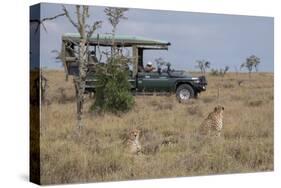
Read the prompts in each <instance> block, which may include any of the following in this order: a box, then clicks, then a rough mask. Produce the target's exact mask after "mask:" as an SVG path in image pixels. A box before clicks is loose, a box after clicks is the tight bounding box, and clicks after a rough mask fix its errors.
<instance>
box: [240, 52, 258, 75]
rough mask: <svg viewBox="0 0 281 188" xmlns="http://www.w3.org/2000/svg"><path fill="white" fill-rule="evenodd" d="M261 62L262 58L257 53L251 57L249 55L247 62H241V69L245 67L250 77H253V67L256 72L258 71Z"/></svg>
mask: <svg viewBox="0 0 281 188" xmlns="http://www.w3.org/2000/svg"><path fill="white" fill-rule="evenodd" d="M260 63H261V61H260V58H258V57H257V56H255V55H251V56H250V57H248V58H247V59H246V62H245V63H242V64H241V66H240V69H243V68H246V69H248V73H249V79H251V73H252V71H253V69H255V70H256V72H258V66H259V64H260Z"/></svg>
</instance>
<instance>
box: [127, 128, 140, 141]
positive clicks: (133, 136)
mask: <svg viewBox="0 0 281 188" xmlns="http://www.w3.org/2000/svg"><path fill="white" fill-rule="evenodd" d="M139 136H140V130H139V129H132V130H131V131H130V132H129V139H130V140H138V139H139Z"/></svg>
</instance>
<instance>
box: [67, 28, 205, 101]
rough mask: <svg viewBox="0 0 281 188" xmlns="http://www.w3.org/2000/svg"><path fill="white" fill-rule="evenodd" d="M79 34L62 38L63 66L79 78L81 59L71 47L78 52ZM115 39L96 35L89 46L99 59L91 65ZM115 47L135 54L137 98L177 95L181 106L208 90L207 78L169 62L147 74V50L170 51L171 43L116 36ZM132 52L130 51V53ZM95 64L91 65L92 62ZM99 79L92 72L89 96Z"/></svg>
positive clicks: (133, 87)
mask: <svg viewBox="0 0 281 188" xmlns="http://www.w3.org/2000/svg"><path fill="white" fill-rule="evenodd" d="M79 38H80V37H79V34H75V33H74V34H73V33H66V34H64V35H63V36H62V54H63V58H62V60H63V63H64V67H65V71H66V74H67V75H75V74H78V65H77V61H76V60H77V58H76V57H75V55H74V54H73V51H71V50H68V48H69V46H72V48H75V44H77V43H78V42H79ZM111 41H112V37H111V35H107V34H104V35H93V36H92V37H91V38H90V40H89V41H88V42H89V46H90V47H92V51H93V52H94V53H93V54H95V57H92V56H91V55H90V56H89V61H92V63H100V62H97V58H96V56H98V52H99V50H97V46H98V47H112V42H111ZM114 41H115V45H116V46H117V47H119V48H127V49H128V48H130V49H131V52H132V58H131V59H132V68H131V74H130V79H129V82H130V83H131V90H132V92H133V93H134V94H149V93H160V94H161V93H176V97H177V99H178V100H179V102H186V101H188V100H189V99H190V98H195V97H197V96H198V94H199V93H200V92H202V91H205V90H206V86H207V81H206V78H205V77H204V76H199V77H194V76H192V75H190V74H188V73H187V72H185V71H182V70H174V69H171V64H170V63H168V62H164V61H162V62H160V63H159V62H158V63H159V65H158V67H157V69H156V70H155V71H152V72H146V71H144V64H143V54H144V51H145V50H168V46H169V45H170V43H169V42H166V41H161V40H154V39H148V38H144V37H137V36H128V35H116V36H115V39H114ZM128 51H129V50H128ZM89 63H91V62H89ZM95 82H96V79H95V75H94V73H93V72H91V71H89V75H87V79H86V87H85V91H86V92H95Z"/></svg>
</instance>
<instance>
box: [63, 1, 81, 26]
mask: <svg viewBox="0 0 281 188" xmlns="http://www.w3.org/2000/svg"><path fill="white" fill-rule="evenodd" d="M62 10H63V11H64V13H65V16H66V17H67V19H68V20H69V21H70V23H71V24H72V25H73V26H74V27H75V28H77V29H78V25H77V23H75V22H74V21H73V19H72V18H71V17H70V15H69V12H68V10H67V9H66V8H65V6H64V5H62Z"/></svg>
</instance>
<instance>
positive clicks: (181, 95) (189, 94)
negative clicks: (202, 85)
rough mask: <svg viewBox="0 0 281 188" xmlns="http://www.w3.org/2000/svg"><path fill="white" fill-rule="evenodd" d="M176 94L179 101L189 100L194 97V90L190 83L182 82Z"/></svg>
mask: <svg viewBox="0 0 281 188" xmlns="http://www.w3.org/2000/svg"><path fill="white" fill-rule="evenodd" d="M176 96H177V99H178V100H179V102H187V101H188V100H189V99H190V98H193V97H194V90H193V88H192V87H191V86H190V85H188V84H182V85H180V86H179V87H178V88H177V90H176Z"/></svg>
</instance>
